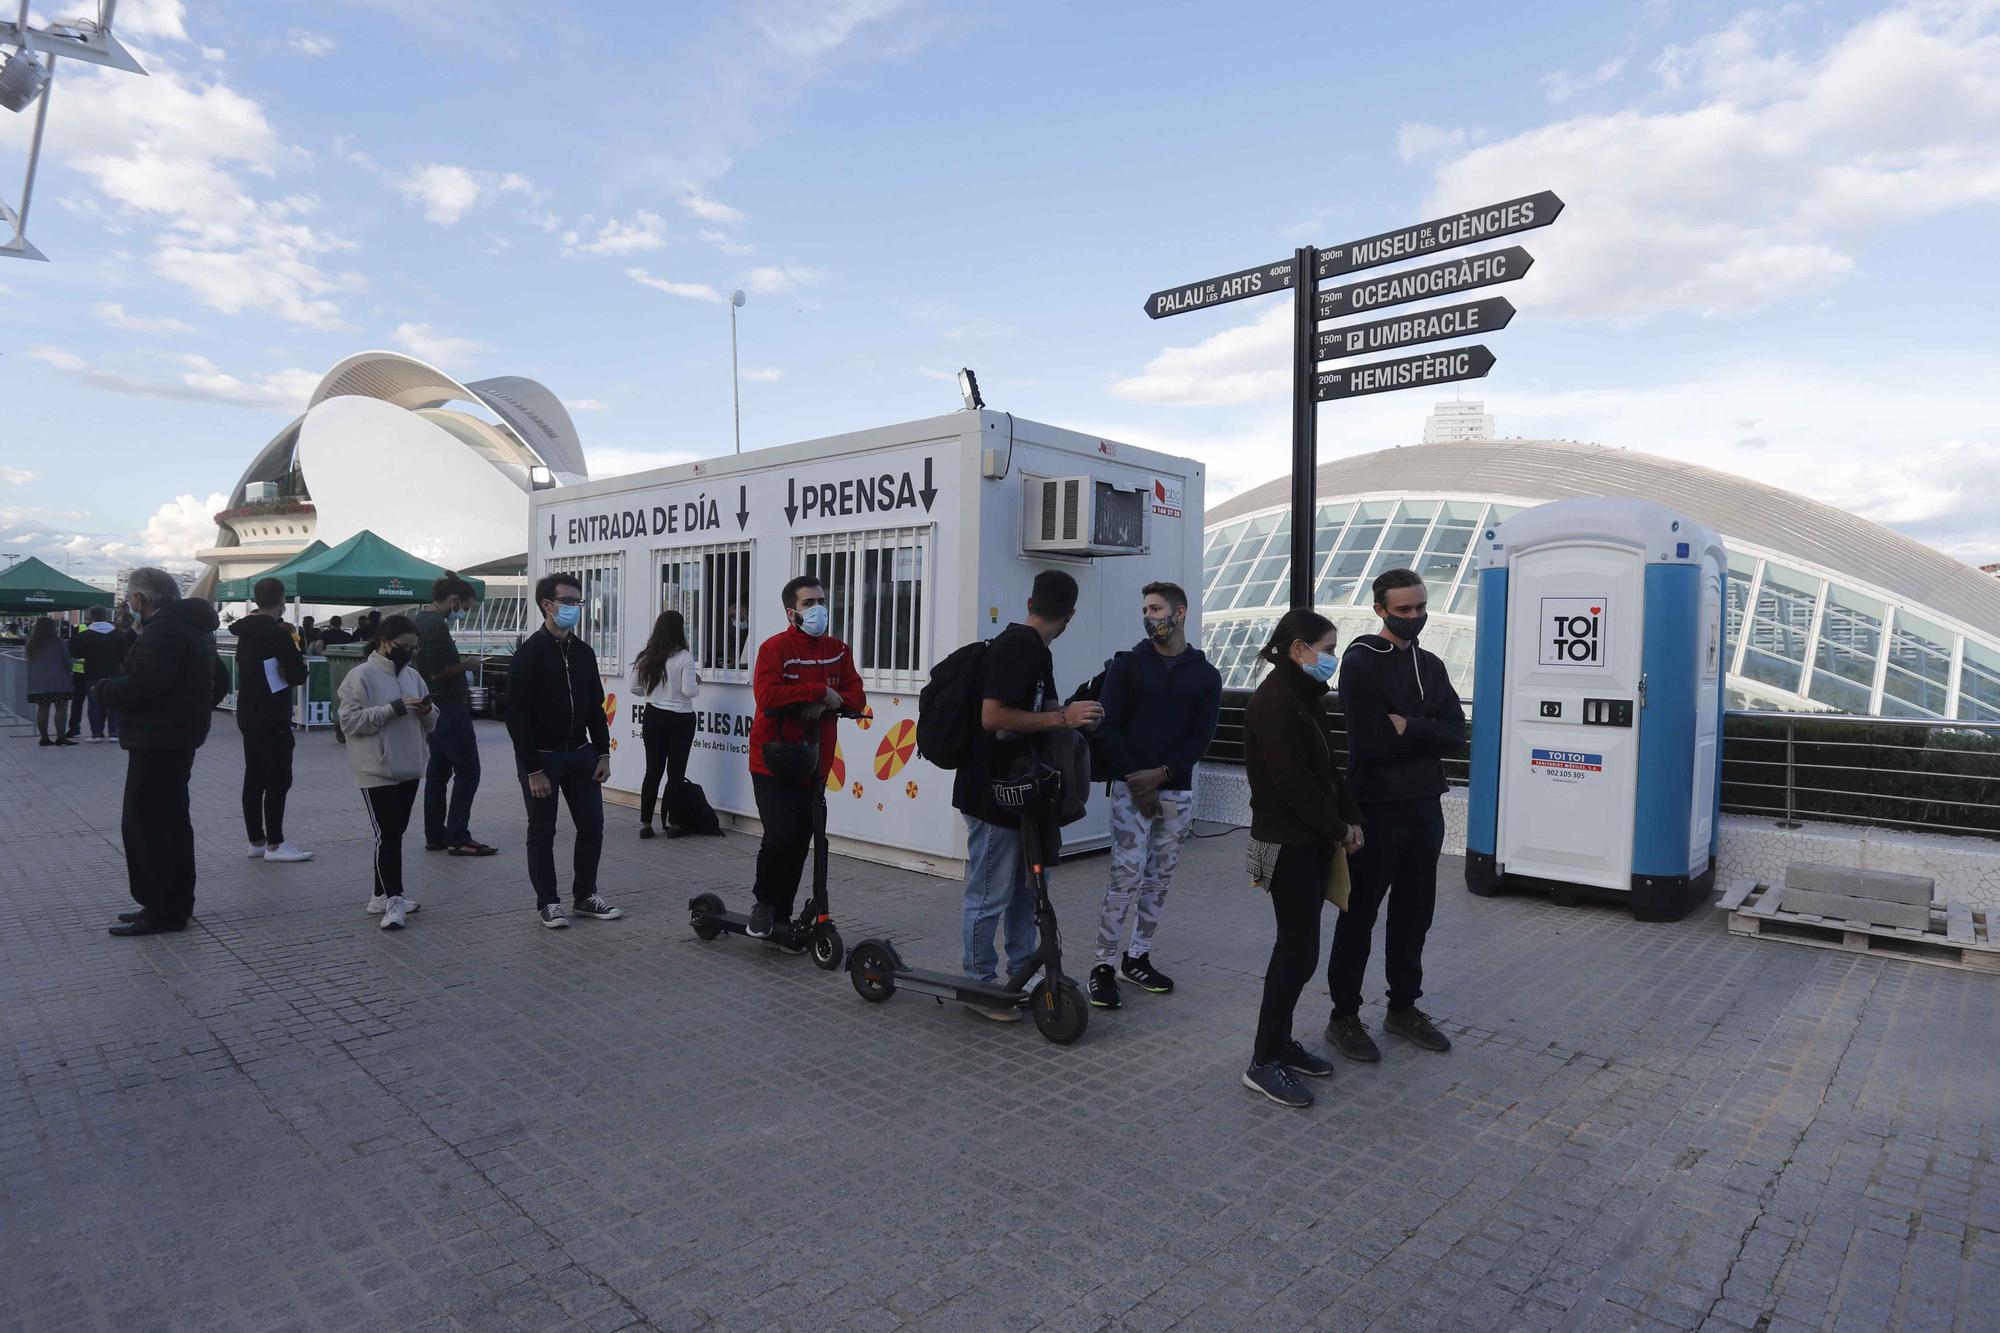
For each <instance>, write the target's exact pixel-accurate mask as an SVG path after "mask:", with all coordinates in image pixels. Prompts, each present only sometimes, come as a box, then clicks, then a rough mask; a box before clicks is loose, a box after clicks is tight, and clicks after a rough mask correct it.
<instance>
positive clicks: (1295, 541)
mask: <svg viewBox="0 0 2000 1333" xmlns="http://www.w3.org/2000/svg"><path fill="white" fill-rule="evenodd" d="M1292 264H1293V271H1294V272H1295V273H1297V274H1298V275H1299V276H1298V280H1297V281H1296V282H1295V283H1294V284H1293V286H1292V605H1293V606H1295V607H1299V606H1311V605H1312V599H1313V575H1314V573H1315V572H1316V571H1315V570H1314V569H1313V513H1314V510H1315V508H1316V503H1315V502H1316V500H1317V496H1316V495H1315V494H1314V492H1315V491H1316V490H1317V489H1318V483H1319V405H1318V403H1317V402H1316V401H1315V400H1314V397H1313V367H1314V359H1313V356H1314V350H1315V346H1316V338H1317V335H1318V332H1319V311H1318V306H1319V298H1318V294H1317V290H1316V289H1317V288H1318V286H1319V284H1318V283H1317V282H1315V281H1313V277H1312V275H1313V274H1314V273H1315V272H1316V271H1317V267H1318V264H1319V251H1318V250H1317V249H1315V248H1314V247H1313V246H1310V245H1306V246H1301V247H1299V250H1298V253H1297V254H1296V255H1295V256H1293V259H1292Z"/></svg>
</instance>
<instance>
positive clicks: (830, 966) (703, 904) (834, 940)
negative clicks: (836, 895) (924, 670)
mask: <svg viewBox="0 0 2000 1333" xmlns="http://www.w3.org/2000/svg"><path fill="white" fill-rule="evenodd" d="M840 716H842V717H860V716H861V714H859V713H849V712H842V713H841V714H840ZM806 730H807V732H808V734H809V736H810V738H811V739H810V740H809V741H807V742H806V749H807V751H808V753H809V755H810V757H811V764H812V774H813V835H812V836H813V883H812V894H811V896H809V897H808V898H807V899H806V901H805V905H804V906H803V907H801V908H800V909H799V914H798V917H797V918H796V919H794V920H791V921H778V922H774V923H773V924H772V926H771V934H770V936H769V939H770V942H771V943H772V944H774V945H776V946H777V947H779V948H780V949H785V950H788V951H789V952H791V953H804V952H805V951H806V950H808V949H810V950H811V951H812V957H813V963H814V964H815V965H816V966H818V967H819V968H820V969H821V970H823V971H827V972H831V971H833V970H834V969H835V968H837V967H839V966H840V963H841V959H842V958H844V957H845V956H846V952H847V951H846V946H845V945H843V944H842V943H841V940H840V932H839V931H838V930H837V929H835V928H834V924H833V917H832V915H831V914H830V913H829V911H828V908H827V901H826V783H825V781H824V780H822V779H821V778H820V776H819V727H818V726H817V725H811V726H808V727H807V728H806ZM688 924H689V925H690V926H692V927H693V928H694V933H695V934H696V935H698V936H700V937H701V938H702V939H705V940H712V939H714V938H715V937H716V936H718V935H723V934H729V935H742V936H745V937H748V936H749V934H750V918H749V917H747V916H745V915H744V914H743V913H741V912H731V911H729V910H728V909H726V908H725V907H724V906H723V905H722V899H721V898H719V897H717V896H716V895H715V894H713V893H701V894H696V895H695V896H694V897H692V898H690V899H688Z"/></svg>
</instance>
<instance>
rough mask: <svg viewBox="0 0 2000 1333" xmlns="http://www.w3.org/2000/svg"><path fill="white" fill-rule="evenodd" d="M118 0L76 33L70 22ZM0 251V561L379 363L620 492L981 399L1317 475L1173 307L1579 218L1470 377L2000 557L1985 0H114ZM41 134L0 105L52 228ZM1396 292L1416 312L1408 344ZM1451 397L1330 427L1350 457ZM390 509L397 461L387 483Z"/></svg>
mask: <svg viewBox="0 0 2000 1333" xmlns="http://www.w3.org/2000/svg"><path fill="white" fill-rule="evenodd" d="M85 7H86V6H85V4H84V0H68V3H67V4H64V3H57V4H48V3H45V2H44V0H37V13H38V15H39V16H40V17H43V18H47V17H57V18H61V17H67V16H69V15H70V12H71V10H72V9H83V8H85ZM117 23H118V30H119V32H120V33H121V35H122V36H123V38H124V40H125V41H126V42H127V44H128V45H129V46H131V47H132V49H133V50H134V52H135V53H136V54H137V55H138V56H139V58H140V59H141V61H142V62H143V63H144V65H145V66H146V68H147V70H148V71H149V76H148V77H145V78H138V77H134V76H131V75H126V74H119V73H116V72H112V71H105V70H98V69H94V68H86V67H84V66H81V65H79V64H77V63H75V62H63V63H62V64H61V65H60V66H59V67H58V73H57V77H56V81H55V88H54V94H53V99H52V102H51V107H50V115H49V125H48V136H47V142H46V145H45V148H44V152H43V163H42V171H41V176H40V179H39V181H38V183H37V187H36V192H35V198H34V205H33V212H32V215H31V220H30V226H29V235H30V237H31V239H33V240H34V242H35V243H36V244H37V245H38V246H39V247H40V248H41V250H42V251H43V252H44V253H45V254H47V255H48V256H49V258H50V260H51V261H52V262H50V263H48V264H33V263H26V262H19V261H14V260H0V552H5V553H7V554H16V553H33V554H38V555H41V556H43V557H44V558H46V559H50V560H51V561H52V562H54V563H56V564H58V565H59V566H63V567H67V568H69V569H71V570H72V571H74V572H76V573H78V574H79V575H84V576H91V575H98V576H102V575H105V574H109V573H111V572H113V571H115V570H116V569H117V568H121V567H124V566H128V565H131V564H134V563H140V562H146V561H159V562H170V563H181V564H186V563H188V562H189V560H190V557H191V554H192V552H193V550H194V549H195V548H196V547H199V546H203V545H207V544H209V543H210V542H211V541H212V539H213V536H214V523H213V520H212V518H211V515H212V514H213V513H214V512H215V511H216V510H218V509H220V508H222V506H223V504H224V500H225V495H226V493H227V492H228V491H229V490H230V488H231V487H232V486H233V485H234V484H235V481H236V479H237V477H238V476H239V475H240V473H241V471H242V469H243V467H244V466H245V464H246V463H247V462H248V461H249V459H250V458H251V456H252V455H253V454H254V453H255V452H256V450H257V449H258V448H260V447H261V446H262V445H263V444H264V443H265V442H266V441H267V440H269V439H270V438H271V437H272V436H273V435H275V434H276V433H277V432H278V431H279V430H281V429H282V428H283V427H284V426H285V425H286V423H287V422H289V421H290V420H291V419H292V418H293V417H294V416H295V415H296V414H297V413H298V412H299V411H301V410H303V407H304V403H305V399H306V396H307V395H308V393H309V392H310V390H311V388H312V386H313V385H314V383H315V382H316V381H317V380H318V378H319V377H320V375H321V374H323V373H324V372H325V371H326V370H327V369H328V368H329V367H331V366H332V365H333V364H334V363H335V362H336V361H338V360H340V359H341V358H343V357H344V356H347V355H349V354H351V353H353V352H357V351H361V350H364V349H369V348H392V349H397V350H402V351H406V352H409V353H412V354H414V355H417V356H419V357H422V358H424V359H426V360H428V361H431V362H432V363H433V364H436V365H437V366H439V367H440V368H442V369H444V370H445V371H447V372H448V373H450V374H452V375H454V376H455V377H457V378H459V379H460V380H467V379H478V378H484V377H488V376H492V375H502V374H520V375H527V376H530V377H532V378H534V379H538V380H540V381H542V382H543V383H545V384H547V385H548V386H549V387H550V388H551V389H552V390H553V391H554V392H555V393H556V394H558V395H559V396H560V397H561V398H562V399H563V400H564V401H565V402H566V403H567V404H568V405H569V407H570V409H571V411H572V413H573V414H574V416H575V419H576V422H577V425H578V427H579V430H580V433H581V434H582V437H583V440H584V444H585V449H586V453H587V455H588V458H589V462H590V466H591V470H592V473H593V475H610V474H614V473H621V472H629V471H634V470H638V469H642V468H647V467H654V466H660V465H664V464H668V463H673V462H681V461H686V460H690V459H695V458H701V457H707V456H713V455H716V454H721V453H727V452H729V451H730V449H731V447H732V433H731V432H732V418H731V400H730V347H729V307H728V304H727V298H728V293H729V292H730V291H731V290H732V289H734V288H739V287H740V288H742V289H744V290H745V291H746V292H747V293H748V301H747V304H746V305H745V307H744V308H743V309H742V310H741V311H740V312H739V320H740V330H739V333H740V344H741V364H742V385H741V388H742V395H743V400H742V421H743V444H744V447H745V448H746V449H749V448H756V447H758V446H762V445H774V444H784V443H789V442H792V441H796V440H802V439H810V438H814V437H817V436H822V435H830V434H834V433H838V432H841V431H845V430H851V429H857V428H862V427H867V426H876V425H883V424H887V423H890V422H894V421H901V420H908V419H912V418H917V417H924V416H930V415H935V414H937V413H940V412H945V411H950V410H953V409H955V408H956V407H958V406H959V397H958V390H957V386H956V384H955V382H954V378H955V372H956V371H957V369H958V368H959V367H960V366H962V365H963V366H971V367H973V368H974V369H975V370H976V371H977V372H978V374H979V378H980V382H981V386H982V388H983V390H984V393H985V397H986V399H987V401H988V403H989V405H991V406H993V407H995V408H1001V409H1005V410H1009V411H1013V412H1015V413H1017V414H1019V415H1022V416H1027V417H1032V418H1035V419H1037V420H1042V421H1047V422H1052V423H1055V424H1058V425H1063V426H1068V427H1072V428H1074V429H1078V430H1082V431H1087V432H1092V433H1096V434H1100V435H1103V436H1107V437H1110V438H1114V439H1119V440H1124V441H1129V442H1132V443H1137V444H1142V445H1149V446H1153V447H1157V448H1162V449H1166V450H1169V451H1171V452H1174V453H1180V454H1188V455H1192V456H1194V457H1197V458H1200V459H1202V460H1203V461H1204V462H1205V463H1206V464H1207V465H1208V468H1209V473H1210V482H1209V500H1210V502H1211V503H1214V502H1216V501H1217V500H1220V499H1222V498H1224V497H1226V495H1227V494H1229V493H1230V492H1232V491H1236V490H1241V489H1243V488H1245V487H1247V486H1250V485H1254V484H1256V483H1257V482H1259V481H1263V480H1267V479H1269V478H1271V477H1273V476H1276V475H1279V474H1281V473H1283V472H1284V471H1285V470H1286V468H1287V467H1288V466H1289V461H1288V460H1289V438H1290V425H1289V411H1290V409H1289V398H1288V393H1289V383H1288V382H1289V375H1290V362H1289V346H1290V330H1289V319H1290V303H1289V299H1288V298H1285V297H1264V298H1258V299H1252V300H1247V301H1243V302H1239V303H1236V304H1233V305H1226V306H1221V307H1215V308H1211V309H1208V310H1202V311H1196V312H1192V313H1187V314H1182V315H1178V316H1175V317H1172V318H1168V319H1162V320H1158V321H1154V320H1150V319H1148V318H1147V317H1146V315H1145V313H1144V311H1143V310H1142V308H1141V307H1142V302H1143V301H1144V299H1145V297H1146V296H1147V294H1148V293H1150V292H1152V291H1154V290H1157V289H1161V288H1165V287H1169V286H1172V285H1174V284H1176V283H1181V282H1187V281H1193V280H1195V279H1199V278H1205V277H1209V276H1211V275H1215V274H1220V273H1224V272H1228V271H1230V270H1234V269H1239V268H1247V267H1250V266H1252V265H1257V264H1263V263H1268V262H1272V261H1276V260H1279V259H1283V258H1287V257H1289V255H1290V253H1291V251H1292V249H1293V248H1294V247H1296V246H1298V245H1301V244H1308V243H1310V244H1318V245H1336V244H1339V243H1341V242H1343V241H1346V240H1352V239H1355V238H1358V237H1361V236H1367V235H1371V234H1373V233H1376V232H1380V231H1384V230H1387V229H1389V228H1391V227H1395V226H1399V225H1402V224H1406V223H1414V222H1417V221H1419V220H1423V219H1428V218H1431V217H1436V216H1442V215H1444V214H1447V213H1450V212H1454V211H1457V210H1459V209H1462V208H1469V207H1473V206H1477V205H1480V204H1486V203H1491V202H1496V201H1499V200H1502V199H1507V198H1511V197H1514V196H1518V195H1524V194H1528V193H1531V192H1534V191H1537V190H1543V189H1553V190H1555V191H1556V192H1557V193H1558V194H1559V195H1560V196H1561V197H1562V198H1563V199H1564V201H1565V203H1566V205H1567V207H1566V209H1565V211H1564V213H1563V215H1562V217H1561V218H1560V219H1559V220H1558V221H1557V222H1556V224H1555V225H1554V226H1552V227H1549V228H1545V229H1542V230H1538V231H1533V232H1529V233H1526V234H1524V235H1522V236H1519V237H1516V238H1513V240H1514V242H1515V243H1519V244H1521V245H1523V246H1525V247H1526V248H1527V249H1528V250H1529V251H1530V252H1531V253H1532V254H1533V255H1534V257H1535V261H1536V262H1535V266H1534V268H1533V270H1532V271H1531V272H1530V273H1529V274H1528V276H1527V277H1526V278H1525V279H1523V280H1522V281H1520V282H1516V283H1514V284H1511V285H1510V286H1509V287H1506V288H1500V289H1496V292H1497V293H1498V294H1504V295H1506V296H1507V297H1508V298H1509V299H1510V300H1512V301H1513V303H1514V304H1515V305H1516V306H1517V307H1518V308H1519V310H1520V314H1519V315H1517V316H1516V318H1515V319H1514V321H1513V324H1512V325H1511V327H1509V328H1508V329H1506V330H1505V331H1503V332H1501V333H1498V334H1494V335H1492V336H1491V337H1490V338H1489V339H1487V340H1486V341H1487V345H1488V346H1489V347H1490V348H1491V349H1492V350H1493V352H1494V353H1495V354H1496V355H1497V357H1498V363H1497V365H1496V366H1495V367H1494V370H1493V372H1492V374H1491V375H1490V376H1489V377H1488V378H1487V379H1486V380H1484V381H1482V382H1476V383H1474V384H1471V385H1468V386H1465V388H1466V392H1467V393H1468V395H1469V396H1477V397H1480V398H1482V399H1484V400H1485V402H1486V403H1487V405H1488V410H1489V411H1491V412H1492V413H1493V414H1494V415H1495V417H1496V418H1497V425H1498V431H1499V433H1500V434H1502V435H1515V436H1524V437H1530V438H1557V439H1574V440H1584V441H1592V442H1596V443H1602V444H1607V445H1615V446H1620V447H1625V448H1631V449H1639V450H1646V451H1649V452H1654V453H1659V454H1663V455H1666V456H1669V457H1672V458H1676V459H1683V460H1686V461H1689V462H1693V463H1700V464H1703V465H1706V466H1710V467H1715V468H1720V469H1723V470H1725V471H1729V472H1734V473H1739V474H1742V475H1745V476H1749V477H1753V478H1757V479H1759V480H1762V481H1766V482H1770V483H1773V484H1776V485H1779V486H1784V487H1787V488H1790V489H1793V490H1797V491H1800V492H1802V493H1804V494H1806V495H1809V496H1812V497H1814V498H1816V499H1819V500H1823V501H1826V502H1828V503H1831V504H1835V505H1838V506H1840V507H1842V508H1845V509H1848V510H1851V511H1853V512H1855V513H1858V514H1861V515H1864V516H1866V517H1869V518H1872V519H1875V520H1877V521H1880V522H1884V523H1887V524H1889V525H1890V526H1892V527H1895V528H1898V529H1900V530H1901V531H1904V532H1907V533H1909V534H1911V535H1912V536H1915V537H1917V538H1919V539H1921V540H1923V541H1926V542H1929V543H1931V544H1933V545H1934V546H1936V547H1938V548H1939V549H1941V550H1944V551H1946V552H1948V553H1950V554H1952V555H1955V556H1958V557H1961V558H1964V559H1967V560H1971V561H1974V562H1987V561H1994V560H2000V405H1997V404H2000V393H1996V389H2000V375H1996V372H1995V371H1994V368H1993V367H1994V363H1995V360H1996V356H1995V353H1996V351H2000V339H1996V337H1995V335H1994V333H1993V332H1992V325H1993V322H1994V320H1995V318H1996V315H2000V309H1996V307H2000V278H1996V276H1995V273H1994V270H1993V268H1992V253H1993V246H1992V237H1993V235H1994V234H1995V230H1996V222H2000V0H1956V2H1953V3H1945V2H1942V0H1940V2H1937V3H1932V2H1931V0H1914V2H1911V3H1892V4H1886V5H1884V4H1845V3H1811V2H1810V0H1808V2H1807V3H1794V4H1785V5H1779V6H1773V7H1765V8H1744V7H1742V6H1740V5H1726V4H1717V3H1697V2H1694V0H1651V2H1646V3H1632V4H1616V3H1603V0H1591V2H1590V3H1570V2H1568V0H1546V2H1544V3H1538V4H1535V5H1493V4H1489V3H1420V4H1407V5H1355V4H1340V5H1324V4H1297V5H1285V4H1276V3H1273V4H1267V5H1259V6H1248V7H1246V6H1242V5H1224V4H1219V3H1217V4H1196V3H1174V2H1172V0H1144V2H1143V3H1123V2H1122V0H1119V2H1114V0H1105V2H1103V3H1093V4H1090V5H1074V4H1064V3H1053V2H1046V3H1045V2H1043V0H1009V2H1008V3H944V2H943V0H737V3H713V4H698V3H691V2H690V3H676V4H673V5H660V4H656V3H640V2H638V0H629V2H627V0H593V3H591V4H589V5H587V6H586V5H580V4H576V5H571V4H545V3H526V2H525V0H311V2H310V3H308V2H307V0H213V2H210V0H187V2H185V3H184V2H183V0H124V3H122V4H121V5H120V7H119V9H118V16H117ZM30 124H31V117H29V116H26V115H16V114H10V113H7V112H5V111H0V192H4V193H5V195H6V197H8V198H9V199H13V198H17V197H18V188H19V181H20V175H21V169H22V166H23V164H24V160H25V148H26V142H27V135H28V131H29V128H30ZM1392 313H1393V312H1392ZM1450 392H1451V391H1449V390H1446V391H1442V392H1441V391H1439V390H1436V389H1416V390H1409V391H1405V392H1400V393H1391V394H1384V395H1380V396H1377V397H1373V398H1367V399H1358V400H1351V401H1348V402H1342V403H1334V404H1329V405H1327V406H1325V407H1323V408H1322V409H1321V415H1320V426H1319V430H1320V449H1321V457H1322V459H1326V458H1333V457H1339V456H1342V455H1347V454H1355V453H1364V452H1369V451H1372V450H1375V449H1380V448H1387V447H1390V446H1396V445H1406V444H1413V443H1415V442H1416V441H1418V440H1419V439H1420V438H1421V434H1422V427H1423V420H1424V417H1425V416H1426V414H1427V413H1428V412H1429V410H1430V407H1431V405H1432V404H1433V403H1434V402H1435V401H1437V399H1438V398H1440V397H1443V396H1448V395H1449V393H1450ZM392 481H393V479H390V478H385V479H384V482H385V485H386V484H391V483H392Z"/></svg>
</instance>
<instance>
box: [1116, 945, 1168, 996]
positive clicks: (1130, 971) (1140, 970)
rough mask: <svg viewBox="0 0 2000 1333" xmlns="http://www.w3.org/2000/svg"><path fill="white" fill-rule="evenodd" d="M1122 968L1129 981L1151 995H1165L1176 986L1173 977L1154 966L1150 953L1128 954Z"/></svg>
mask: <svg viewBox="0 0 2000 1333" xmlns="http://www.w3.org/2000/svg"><path fill="white" fill-rule="evenodd" d="M1121 970H1122V971H1123V972H1124V973H1125V979H1126V980H1127V981H1129V982H1131V983H1132V984H1133V985H1134V986H1137V987H1138V988H1139V989H1140V990H1142V991H1145V992H1146V993H1147V994H1149V995H1165V994H1166V993H1167V992H1168V991H1170V990H1172V989H1173V988H1174V980H1173V978H1172V977H1170V976H1168V975H1167V974H1166V973H1164V972H1162V971H1160V969H1159V968H1157V967H1154V966H1153V959H1152V956H1151V955H1150V954H1143V953H1128V954H1126V955H1125V962H1124V965H1123V968H1122V969H1121Z"/></svg>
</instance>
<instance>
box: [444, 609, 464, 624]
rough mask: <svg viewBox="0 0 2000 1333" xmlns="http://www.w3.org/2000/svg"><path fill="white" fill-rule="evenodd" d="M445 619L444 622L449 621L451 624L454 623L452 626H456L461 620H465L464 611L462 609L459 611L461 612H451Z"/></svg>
mask: <svg viewBox="0 0 2000 1333" xmlns="http://www.w3.org/2000/svg"><path fill="white" fill-rule="evenodd" d="M445 619H446V620H449V621H451V622H452V623H454V624H456V623H457V622H459V621H461V620H463V619H465V612H464V611H463V610H462V609H461V610H458V611H453V612H450V613H449V614H447V615H446V616H445Z"/></svg>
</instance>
